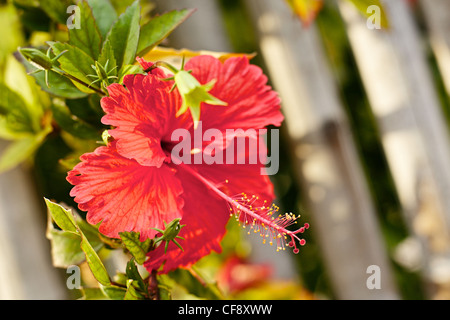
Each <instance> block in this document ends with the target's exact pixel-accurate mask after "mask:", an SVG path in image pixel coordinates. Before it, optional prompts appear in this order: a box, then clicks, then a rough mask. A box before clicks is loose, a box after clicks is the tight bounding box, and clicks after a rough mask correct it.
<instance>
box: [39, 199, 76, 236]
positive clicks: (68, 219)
mask: <svg viewBox="0 0 450 320" xmlns="http://www.w3.org/2000/svg"><path fill="white" fill-rule="evenodd" d="M44 200H45V204H46V205H47V208H48V212H49V213H50V215H51V217H52V219H53V221H55V223H56V224H57V225H58V227H60V228H61V229H62V230H64V231H68V232H72V233H75V234H77V235H78V234H79V233H78V227H77V224H76V222H75V218H74V216H73V214H72V211H71V210H67V209H65V208H64V207H63V206H61V205H59V204H57V203H55V202H52V201H50V200H48V199H47V198H44Z"/></svg>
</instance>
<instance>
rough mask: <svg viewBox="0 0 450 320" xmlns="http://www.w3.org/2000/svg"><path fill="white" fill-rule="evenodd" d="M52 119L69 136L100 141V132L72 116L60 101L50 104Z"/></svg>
mask: <svg viewBox="0 0 450 320" xmlns="http://www.w3.org/2000/svg"><path fill="white" fill-rule="evenodd" d="M51 109H52V113H53V119H54V120H55V121H56V122H57V123H58V125H59V126H60V127H61V128H62V129H63V130H65V131H67V132H68V133H70V134H71V135H73V136H75V137H77V138H80V139H87V140H96V139H97V140H98V139H100V132H99V130H97V129H96V128H95V127H94V126H92V125H90V124H88V123H87V122H85V121H83V120H82V119H80V118H78V117H77V116H74V115H73V114H72V113H71V112H70V110H69V108H68V107H67V106H66V105H65V104H64V102H62V101H55V102H54V103H53V104H52V107H51Z"/></svg>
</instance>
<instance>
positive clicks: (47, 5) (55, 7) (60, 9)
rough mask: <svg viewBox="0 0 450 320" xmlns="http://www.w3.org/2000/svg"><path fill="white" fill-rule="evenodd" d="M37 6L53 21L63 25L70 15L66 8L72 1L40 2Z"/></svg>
mask: <svg viewBox="0 0 450 320" xmlns="http://www.w3.org/2000/svg"><path fill="white" fill-rule="evenodd" d="M39 4H40V6H41V8H42V10H44V12H45V13H46V14H47V15H48V16H49V17H50V18H51V19H53V20H54V21H56V22H58V23H61V24H65V23H66V22H67V19H68V18H69V16H70V14H68V13H67V7H68V6H70V5H72V4H73V1H72V0H58V1H55V0H40V1H39Z"/></svg>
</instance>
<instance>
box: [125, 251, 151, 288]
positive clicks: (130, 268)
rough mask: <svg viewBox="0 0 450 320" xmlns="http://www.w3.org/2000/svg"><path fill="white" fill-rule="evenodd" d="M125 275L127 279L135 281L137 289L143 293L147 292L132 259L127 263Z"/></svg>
mask: <svg viewBox="0 0 450 320" xmlns="http://www.w3.org/2000/svg"><path fill="white" fill-rule="evenodd" d="M126 275H127V277H128V279H132V280H135V281H136V283H137V284H138V285H139V289H141V290H142V291H144V292H145V291H146V290H147V286H146V285H145V282H144V280H143V279H142V277H141V274H140V273H139V270H138V268H137V266H136V264H135V263H134V259H133V258H132V259H131V260H130V261H128V263H127V268H126Z"/></svg>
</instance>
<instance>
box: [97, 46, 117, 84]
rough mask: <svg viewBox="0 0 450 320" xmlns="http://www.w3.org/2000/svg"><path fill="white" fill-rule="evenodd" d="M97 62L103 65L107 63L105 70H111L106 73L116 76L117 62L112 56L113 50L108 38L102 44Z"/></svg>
mask: <svg viewBox="0 0 450 320" xmlns="http://www.w3.org/2000/svg"><path fill="white" fill-rule="evenodd" d="M98 62H99V63H100V64H101V65H102V66H103V67H104V66H106V64H108V68H107V70H106V72H109V71H111V72H110V73H108V75H109V76H117V71H118V70H117V62H116V58H115V57H114V50H113V48H112V46H111V42H110V41H109V40H106V41H105V43H104V44H103V48H102V52H101V54H100V56H99V58H98Z"/></svg>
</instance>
